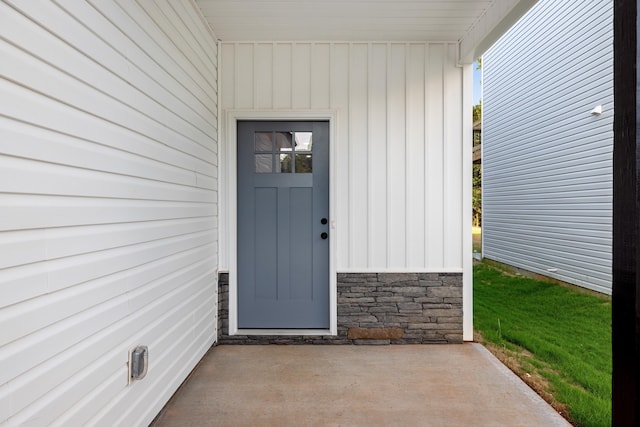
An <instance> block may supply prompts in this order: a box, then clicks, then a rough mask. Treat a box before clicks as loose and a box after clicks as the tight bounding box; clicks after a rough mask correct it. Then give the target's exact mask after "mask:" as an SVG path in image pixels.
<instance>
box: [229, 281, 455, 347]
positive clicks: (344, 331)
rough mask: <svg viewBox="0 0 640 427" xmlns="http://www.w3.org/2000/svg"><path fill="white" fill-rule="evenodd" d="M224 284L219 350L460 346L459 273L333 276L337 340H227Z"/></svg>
mask: <svg viewBox="0 0 640 427" xmlns="http://www.w3.org/2000/svg"><path fill="white" fill-rule="evenodd" d="M228 293H229V278H228V274H226V273H223V274H221V275H220V280H219V296H218V298H219V304H218V310H219V319H218V342H219V343H220V344H231V343H238V344H263V343H264V344H267V343H278V344H424V343H460V342H462V274H461V273H338V335H337V336H306V335H304V336H303V335H299V336H298V335H297V336H246V335H236V336H229V335H228V326H229V323H228V317H229V309H228V307H229V302H228V301H229V298H228Z"/></svg>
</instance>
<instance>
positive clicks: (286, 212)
mask: <svg viewBox="0 0 640 427" xmlns="http://www.w3.org/2000/svg"><path fill="white" fill-rule="evenodd" d="M328 136H329V124H328V122H262V121H260V122H242V121H241V122H238V327H239V328H241V329H257V328H283V329H297V328H305V329H328V328H329V236H328V233H329V226H328V221H326V220H325V221H323V218H324V219H328V216H329V137H328ZM323 233H325V234H324V236H323Z"/></svg>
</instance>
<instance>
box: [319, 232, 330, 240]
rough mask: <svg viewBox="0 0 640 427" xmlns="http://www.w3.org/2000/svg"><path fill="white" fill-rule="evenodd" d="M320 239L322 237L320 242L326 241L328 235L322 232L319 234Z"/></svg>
mask: <svg viewBox="0 0 640 427" xmlns="http://www.w3.org/2000/svg"><path fill="white" fill-rule="evenodd" d="M320 237H322V240H326V239H327V237H329V235H328V234H327V233H325V232H322V233H321V234H320Z"/></svg>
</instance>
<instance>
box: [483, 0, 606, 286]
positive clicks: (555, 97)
mask: <svg viewBox="0 0 640 427" xmlns="http://www.w3.org/2000/svg"><path fill="white" fill-rule="evenodd" d="M483 58H484V60H483V72H484V76H483V80H484V95H483V110H484V111H483V129H482V130H483V141H482V147H483V154H482V164H483V183H482V186H483V224H482V226H483V247H482V249H483V255H484V256H485V257H487V258H490V259H493V260H497V261H500V262H503V263H506V264H509V265H513V266H516V267H520V268H523V269H526V270H529V271H532V272H535V273H540V274H544V275H546V276H550V277H553V278H556V279H559V280H562V281H565V282H569V283H573V284H576V285H579V286H583V287H586V288H589V289H593V290H596V291H600V292H604V293H608V294H610V293H611V231H612V225H611V220H612V194H613V193H612V183H613V182H612V180H613V178H612V172H613V170H612V167H613V163H612V153H613V2H612V1H610V0H589V1H577V0H575V1H563V2H558V1H553V0H542V1H540V2H538V4H537V5H536V6H534V7H533V8H532V9H531V10H530V11H529V13H528V14H527V15H525V17H524V18H523V19H522V20H521V21H520V22H519V23H518V24H517V25H515V26H514V27H513V28H512V29H511V30H510V31H509V32H508V33H507V34H506V35H505V36H504V37H503V38H502V39H501V40H500V41H499V42H498V43H497V44H496V45H494V47H493V48H492V49H490V50H489V51H488V52H487V53H486V54H485V55H484V57H483ZM598 105H602V108H603V112H602V115H592V114H591V111H592V110H593V109H594V107H596V106H598Z"/></svg>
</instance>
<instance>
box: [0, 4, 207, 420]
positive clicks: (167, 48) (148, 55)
mask: <svg viewBox="0 0 640 427" xmlns="http://www.w3.org/2000/svg"><path fill="white" fill-rule="evenodd" d="M0 39H1V40H2V41H0V55H1V56H2V57H3V59H6V60H3V61H0V206H1V209H0V251H1V253H2V254H3V256H2V259H1V260H0V295H1V298H0V366H2V367H3V368H2V369H1V370H0V424H2V423H4V422H6V423H7V424H8V425H21V424H33V423H45V424H53V425H84V424H87V423H93V424H96V425H145V424H148V423H149V422H151V420H152V419H153V418H154V417H155V415H156V414H157V413H158V411H159V410H160V409H161V408H162V406H163V405H164V404H165V403H166V401H167V400H168V399H169V398H170V397H171V395H172V394H173V392H174V391H175V390H176V389H177V387H178V386H179V385H180V383H181V382H182V381H183V380H184V379H185V378H186V376H187V375H188V373H189V372H190V371H191V370H192V368H193V367H194V366H195V364H196V363H197V362H198V360H199V359H200V358H201V357H202V355H203V354H204V353H205V352H206V350H207V349H208V348H209V347H210V346H211V345H212V343H213V342H214V340H215V336H216V329H215V327H216V323H217V322H216V321H215V318H216V301H217V297H216V292H217V264H218V262H217V257H218V227H217V215H218V206H217V204H218V203H217V199H218V194H217V192H218V190H217V187H218V178H217V177H218V170H217V169H218V142H217V138H218V131H217V110H218V106H217V98H218V96H217V72H218V70H217V55H218V54H217V40H216V38H215V35H214V34H213V33H212V31H211V29H210V28H209V27H208V25H207V24H206V21H205V20H204V18H203V17H202V16H201V13H200V11H199V10H198V9H197V8H196V7H195V6H194V4H193V3H191V2H170V1H166V0H158V1H152V2H139V3H138V2H130V1H113V2H93V1H91V2H77V1H67V0H62V1H60V2H56V3H53V2H20V1H7V2H4V3H0ZM138 344H144V345H148V346H149V351H150V357H149V361H150V365H149V372H148V374H147V377H146V378H145V379H144V380H142V381H140V382H134V383H133V384H132V385H128V381H127V357H128V351H129V349H130V348H132V347H133V346H135V345H138Z"/></svg>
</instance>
